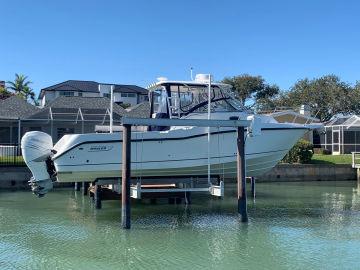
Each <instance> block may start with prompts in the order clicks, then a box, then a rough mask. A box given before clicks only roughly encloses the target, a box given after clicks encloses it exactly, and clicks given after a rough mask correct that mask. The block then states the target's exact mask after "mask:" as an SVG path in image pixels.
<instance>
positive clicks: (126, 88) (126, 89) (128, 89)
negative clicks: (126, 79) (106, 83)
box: [114, 84, 148, 95]
mask: <svg viewBox="0 0 360 270" xmlns="http://www.w3.org/2000/svg"><path fill="white" fill-rule="evenodd" d="M114 92H122V93H138V94H140V95H147V94H148V90H147V89H145V88H142V87H140V86H137V85H125V84H116V85H115V88H114Z"/></svg>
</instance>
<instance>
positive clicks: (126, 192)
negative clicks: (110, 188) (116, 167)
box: [121, 124, 131, 229]
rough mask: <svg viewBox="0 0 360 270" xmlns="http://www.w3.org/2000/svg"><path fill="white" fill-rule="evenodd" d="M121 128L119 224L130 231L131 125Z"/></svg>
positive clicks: (124, 125)
mask: <svg viewBox="0 0 360 270" xmlns="http://www.w3.org/2000/svg"><path fill="white" fill-rule="evenodd" d="M123 127H124V130H123V144H122V177H121V181H122V183H121V223H122V226H123V228H124V229H130V226H131V224H130V184H131V183H130V182H131V125H130V124H123Z"/></svg>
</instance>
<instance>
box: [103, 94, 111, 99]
mask: <svg viewBox="0 0 360 270" xmlns="http://www.w3.org/2000/svg"><path fill="white" fill-rule="evenodd" d="M103 97H107V98H111V95H110V94H109V93H104V94H103Z"/></svg>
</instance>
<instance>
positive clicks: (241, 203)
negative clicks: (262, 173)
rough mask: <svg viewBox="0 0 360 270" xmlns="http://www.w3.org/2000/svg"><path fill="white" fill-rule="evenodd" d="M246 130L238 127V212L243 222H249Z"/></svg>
mask: <svg viewBox="0 0 360 270" xmlns="http://www.w3.org/2000/svg"><path fill="white" fill-rule="evenodd" d="M244 133H245V129H244V127H238V130H237V136H238V137H237V188H238V212H239V214H240V215H241V221H242V222H247V221H248V215H247V205H246V178H245V138H244Z"/></svg>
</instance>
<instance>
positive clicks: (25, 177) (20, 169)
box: [0, 166, 72, 190]
mask: <svg viewBox="0 0 360 270" xmlns="http://www.w3.org/2000/svg"><path fill="white" fill-rule="evenodd" d="M31 176H32V175H31V172H30V170H29V169H28V168H27V167H24V166H8V167H6V166H0V189H13V190H17V189H29V190H30V186H29V184H28V181H29V180H30V178H31ZM67 186H68V187H70V186H72V183H62V184H55V186H54V187H67Z"/></svg>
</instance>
